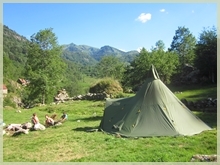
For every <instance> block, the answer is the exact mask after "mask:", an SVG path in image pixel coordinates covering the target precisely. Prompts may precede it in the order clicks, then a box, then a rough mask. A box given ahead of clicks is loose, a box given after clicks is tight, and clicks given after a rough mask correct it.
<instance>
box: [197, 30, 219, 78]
mask: <svg viewBox="0 0 220 165" xmlns="http://www.w3.org/2000/svg"><path fill="white" fill-rule="evenodd" d="M195 50H196V51H195V52H196V59H195V65H196V67H197V68H198V69H199V70H200V73H201V75H202V76H205V77H207V78H209V80H210V82H217V30H216V28H215V27H212V28H211V29H210V28H209V29H203V31H202V33H201V34H200V36H199V40H198V43H197V45H196V49H195Z"/></svg>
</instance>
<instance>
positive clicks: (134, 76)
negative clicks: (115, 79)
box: [123, 42, 179, 88]
mask: <svg viewBox="0 0 220 165" xmlns="http://www.w3.org/2000/svg"><path fill="white" fill-rule="evenodd" d="M160 43H162V42H160ZM157 44H158V42H157V43H156V45H157ZM162 48H163V47H160V48H159V47H158V49H153V50H152V51H151V52H148V51H147V50H146V49H145V48H143V49H142V50H141V51H140V54H139V56H137V57H136V58H135V60H134V61H133V62H132V63H131V65H130V66H128V67H127V69H126V72H125V77H124V80H123V85H124V86H129V85H130V86H133V87H134V88H135V87H136V86H140V85H141V84H142V83H143V82H144V81H145V80H146V77H147V72H148V70H149V69H150V66H151V65H152V64H153V65H154V66H155V67H156V68H157V71H158V73H159V76H160V78H161V80H162V81H163V82H164V83H167V84H168V83H170V79H171V76H172V75H173V74H174V73H175V72H176V71H177V68H178V66H179V60H178V56H177V55H176V53H174V52H169V51H164V50H163V49H162Z"/></svg>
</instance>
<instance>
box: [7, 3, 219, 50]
mask: <svg viewBox="0 0 220 165" xmlns="http://www.w3.org/2000/svg"><path fill="white" fill-rule="evenodd" d="M3 24H4V25H6V26H8V27H9V28H10V29H12V30H14V31H15V32H17V33H18V34H20V35H22V36H24V37H26V38H27V39H30V36H31V35H33V34H34V33H37V32H39V31H40V30H44V29H46V28H53V32H54V33H55V35H56V37H57V41H58V44H60V45H63V44H70V43H74V44H76V45H88V46H92V47H95V48H101V47H102V46H106V45H109V46H112V47H115V48H117V49H120V50H123V51H125V52H127V51H131V50H140V48H142V47H144V48H146V49H147V50H150V49H151V48H152V47H154V46H155V44H156V42H157V41H159V40H162V41H163V42H164V44H165V49H166V50H167V49H168V48H169V47H170V45H171V43H172V40H173V37H174V35H175V32H176V30H177V29H178V27H186V28H188V29H189V31H190V32H191V33H192V34H193V35H194V36H195V37H196V39H198V38H199V34H200V33H202V31H203V30H204V28H211V27H213V26H215V27H216V28H217V4H216V3H4V4H3Z"/></svg>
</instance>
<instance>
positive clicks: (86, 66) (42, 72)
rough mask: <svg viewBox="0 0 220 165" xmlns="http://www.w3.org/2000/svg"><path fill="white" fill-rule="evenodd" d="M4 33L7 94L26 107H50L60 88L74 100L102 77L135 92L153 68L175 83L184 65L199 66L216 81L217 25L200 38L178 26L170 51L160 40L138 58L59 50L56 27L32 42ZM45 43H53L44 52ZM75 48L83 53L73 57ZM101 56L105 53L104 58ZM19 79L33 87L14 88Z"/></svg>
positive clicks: (209, 80)
mask: <svg viewBox="0 0 220 165" xmlns="http://www.w3.org/2000/svg"><path fill="white" fill-rule="evenodd" d="M3 32H4V42H3V43H4V45H3V46H4V50H3V62H4V68H3V73H4V79H3V80H4V84H6V86H7V87H9V88H10V90H9V91H10V93H11V95H9V96H13V94H15V95H17V97H21V99H22V102H23V103H25V104H30V103H31V102H33V103H40V102H41V103H51V102H52V101H53V97H54V94H55V93H56V92H57V91H58V90H60V88H65V89H66V91H67V92H68V93H69V95H70V96H75V95H78V94H85V93H87V92H88V91H89V89H90V87H91V85H92V84H93V82H94V81H95V80H96V79H99V78H108V77H110V78H113V79H116V80H117V81H118V82H120V83H121V85H122V88H123V89H124V91H130V89H132V88H133V89H134V90H135V89H138V87H139V86H140V85H141V84H142V83H143V81H144V80H145V79H146V76H147V72H148V70H149V69H150V66H151V64H154V66H155V67H156V69H157V71H158V73H159V76H160V79H161V80H162V81H163V82H164V83H166V84H170V83H172V82H173V78H174V77H175V79H178V77H180V74H181V72H182V70H181V69H182V66H183V65H184V64H186V63H188V64H190V65H192V66H193V67H197V68H198V69H199V70H200V77H202V78H203V79H204V80H205V79H207V82H206V83H207V84H215V85H216V81H217V60H216V59H217V35H216V28H215V27H213V28H211V29H204V30H203V31H202V33H201V34H200V37H199V39H198V40H196V39H195V37H194V36H193V35H192V34H191V32H190V30H189V29H188V28H186V27H178V29H177V30H176V31H175V35H174V37H173V41H172V43H171V47H170V48H168V50H167V51H166V50H165V46H164V43H163V41H162V40H159V41H158V42H156V44H155V47H152V49H151V50H146V49H145V48H143V49H142V50H141V52H140V53H139V54H138V55H137V54H136V53H137V52H135V51H130V52H127V53H125V52H124V54H120V53H123V52H122V51H119V50H117V49H115V48H112V47H110V46H104V47H102V48H101V49H97V48H92V47H89V46H85V45H81V46H78V47H76V45H74V44H70V46H69V47H68V46H67V45H63V46H60V45H58V44H57V41H56V40H57V38H56V36H55V34H54V33H53V32H52V29H45V30H40V31H39V32H38V33H36V34H34V35H33V36H32V37H31V39H30V41H29V40H27V39H26V38H25V37H23V36H20V35H18V34H17V33H16V32H14V31H13V30H10V29H9V28H8V27H7V26H4V31H3ZM47 37H48V38H47ZM47 39H49V40H47ZM46 42H48V43H46ZM45 43H46V44H49V45H47V46H49V47H48V48H46V49H45V47H43V46H45V45H43V44H45ZM75 49H78V50H80V51H81V52H82V50H85V51H84V53H82V54H79V53H76V54H72V53H73V51H74V50H75ZM103 52H106V53H107V54H104V55H103ZM45 54H47V55H46V56H44V55H45ZM89 55H90V56H89ZM42 57H43V58H42ZM96 57H98V58H96ZM95 59H96V60H95ZM97 59H99V61H97ZM125 59H128V61H126V60H125ZM25 66H26V67H25ZM25 73H26V74H25ZM18 78H25V79H28V80H30V82H31V84H30V85H29V86H28V87H25V88H21V89H19V88H18V87H17V85H14V83H13V84H12V82H16V81H17V80H18ZM88 80H89V81H88ZM199 81H202V80H199ZM24 89H27V90H24ZM12 93H13V94H12ZM122 95H123V94H122ZM7 104H10V103H9V102H8V101H7V102H6V101H5V102H4V105H7Z"/></svg>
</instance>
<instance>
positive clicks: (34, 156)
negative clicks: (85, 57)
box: [3, 87, 217, 162]
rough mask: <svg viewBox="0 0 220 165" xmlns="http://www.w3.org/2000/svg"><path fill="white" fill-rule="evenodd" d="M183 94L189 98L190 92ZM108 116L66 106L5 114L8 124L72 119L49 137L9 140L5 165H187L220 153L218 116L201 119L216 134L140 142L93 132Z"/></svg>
mask: <svg viewBox="0 0 220 165" xmlns="http://www.w3.org/2000/svg"><path fill="white" fill-rule="evenodd" d="M211 88H212V87H211ZM215 89H216V88H215ZM198 90H199V91H200V90H201V89H198ZM198 90H191V92H190V93H191V95H192V93H199V92H198ZM202 90H203V93H202V95H206V94H207V93H209V91H210V87H208V88H206V90H205V88H203V89H202ZM216 90H217V89H216ZM179 91H180V90H179ZM182 92H183V93H185V91H184V90H182ZM215 92H216V91H214V93H215ZM189 96H190V94H189ZM198 97H199V96H198ZM189 98H190V97H189ZM103 110H104V102H103V101H97V102H93V101H73V102H66V103H63V104H60V105H50V106H43V107H36V108H33V109H30V110H21V111H22V112H21V113H16V112H15V110H14V109H10V108H5V109H4V122H5V123H6V124H8V123H12V122H13V123H23V122H26V121H29V120H30V117H31V115H32V113H33V112H36V113H37V114H38V116H39V118H40V120H41V121H42V122H43V121H44V115H45V114H47V113H49V114H53V113H56V114H58V115H61V114H62V111H66V112H67V113H68V116H69V119H68V121H67V122H65V123H64V124H63V125H61V126H57V127H50V128H47V129H46V130H45V131H32V132H30V133H29V134H28V135H24V134H22V135H19V136H16V137H11V136H7V135H6V136H4V138H3V144H4V146H3V157H4V162H80V161H83V162H187V161H190V159H191V157H192V155H194V154H216V153H217V131H216V127H217V117H216V116H217V115H216V114H215V113H211V114H204V113H198V112H197V113H196V114H197V115H198V116H199V117H200V118H201V119H202V120H203V121H205V122H206V123H207V124H209V125H210V126H211V127H212V128H214V129H213V130H211V131H207V132H203V133H201V134H199V135H194V136H186V137H184V136H179V137H159V138H158V137H152V138H139V139H134V138H117V137H115V136H114V135H109V134H106V133H102V132H87V130H89V129H93V128H97V127H98V126H99V124H100V121H101V119H102V115H103ZM95 112H96V116H95V115H94V113H95ZM79 121H80V122H79Z"/></svg>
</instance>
